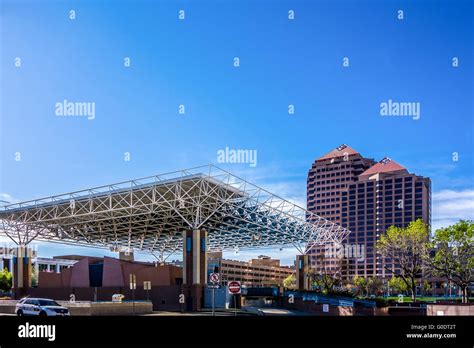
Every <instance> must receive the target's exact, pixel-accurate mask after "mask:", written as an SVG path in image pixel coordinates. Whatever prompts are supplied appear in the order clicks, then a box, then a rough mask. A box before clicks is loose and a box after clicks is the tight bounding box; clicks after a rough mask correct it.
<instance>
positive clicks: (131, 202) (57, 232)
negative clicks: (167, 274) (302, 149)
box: [0, 165, 349, 255]
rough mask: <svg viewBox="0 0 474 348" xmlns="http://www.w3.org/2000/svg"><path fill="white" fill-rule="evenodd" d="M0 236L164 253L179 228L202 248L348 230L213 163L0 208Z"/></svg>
mask: <svg viewBox="0 0 474 348" xmlns="http://www.w3.org/2000/svg"><path fill="white" fill-rule="evenodd" d="M0 220H1V221H2V225H3V231H0V232H3V234H6V235H7V236H8V237H10V239H12V240H13V241H14V242H15V243H16V244H20V245H27V244H28V243H30V242H31V241H33V240H41V241H50V242H60V243H64V244H74V245H84V246H89V247H90V246H95V247H105V248H111V249H112V250H115V251H120V250H128V251H137V252H148V253H152V254H154V253H160V254H161V255H164V254H165V253H168V254H171V253H173V252H175V251H177V250H180V249H182V247H183V237H182V232H183V231H185V230H189V229H202V230H206V231H207V232H208V243H207V250H209V251H217V250H220V251H227V250H244V249H252V248H262V247H286V246H294V247H296V248H297V249H298V250H299V251H300V252H301V253H302V254H303V253H305V252H308V250H309V249H310V248H311V247H312V246H314V245H319V244H325V243H341V242H342V241H343V239H344V238H345V237H347V235H348V234H349V231H348V230H347V229H345V228H342V227H341V226H339V225H336V224H335V223H333V222H331V221H328V220H326V219H324V218H321V217H319V216H317V215H315V214H312V213H310V212H308V211H307V210H305V209H303V208H301V207H299V206H297V205H295V204H293V203H290V202H288V201H286V200H284V199H282V198H280V197H278V196H275V195H273V194H271V193H270V192H268V191H266V190H264V189H263V188H260V187H258V186H256V185H253V184H251V183H249V182H247V181H245V180H243V179H241V178H239V177H237V176H234V175H232V174H231V173H229V172H227V171H225V170H222V169H220V168H218V167H215V166H213V165H207V166H202V167H196V168H191V169H186V170H181V171H176V172H171V173H166V174H161V175H155V176H150V177H146V178H142V179H137V180H131V181H126V182H121V183H117V184H113V185H106V186H101V187H95V188H90V189H87V190H83V191H76V192H70V193H66V194H62V195H56V196H51V197H46V198H41V199H36V200H31V201H25V202H21V203H16V204H9V205H6V206H3V207H1V208H0Z"/></svg>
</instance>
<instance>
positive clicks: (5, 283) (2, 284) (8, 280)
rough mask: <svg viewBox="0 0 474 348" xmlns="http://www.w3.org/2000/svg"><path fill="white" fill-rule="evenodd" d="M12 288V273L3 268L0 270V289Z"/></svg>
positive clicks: (7, 289)
mask: <svg viewBox="0 0 474 348" xmlns="http://www.w3.org/2000/svg"><path fill="white" fill-rule="evenodd" d="M11 288H12V274H11V273H10V272H8V270H7V269H6V268H5V269H3V270H0V290H2V291H9V290H10V289H11Z"/></svg>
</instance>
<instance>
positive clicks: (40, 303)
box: [15, 297, 69, 317]
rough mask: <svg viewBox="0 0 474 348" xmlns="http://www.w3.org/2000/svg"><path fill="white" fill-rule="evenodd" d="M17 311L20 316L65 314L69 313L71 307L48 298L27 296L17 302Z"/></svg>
mask: <svg viewBox="0 0 474 348" xmlns="http://www.w3.org/2000/svg"><path fill="white" fill-rule="evenodd" d="M15 313H16V314H17V315H18V316H23V315H37V316H44V317H46V316H48V317H50V316H65V315H69V309H67V308H66V307H63V306H61V305H60V304H58V303H57V302H55V301H54V300H51V299H48V298H31V297H26V298H22V299H21V300H20V301H18V303H17V304H16V308H15Z"/></svg>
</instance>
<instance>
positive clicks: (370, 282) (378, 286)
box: [367, 277, 383, 295]
mask: <svg viewBox="0 0 474 348" xmlns="http://www.w3.org/2000/svg"><path fill="white" fill-rule="evenodd" d="M382 291H383V280H382V279H381V278H379V277H370V278H369V279H367V293H368V294H373V295H378V294H379V293H380V292H382Z"/></svg>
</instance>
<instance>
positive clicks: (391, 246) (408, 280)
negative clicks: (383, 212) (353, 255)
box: [377, 219, 429, 302]
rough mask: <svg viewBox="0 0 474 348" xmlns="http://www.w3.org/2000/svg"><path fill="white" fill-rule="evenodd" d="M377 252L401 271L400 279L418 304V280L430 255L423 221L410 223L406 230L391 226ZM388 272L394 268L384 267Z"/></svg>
mask: <svg viewBox="0 0 474 348" xmlns="http://www.w3.org/2000/svg"><path fill="white" fill-rule="evenodd" d="M377 250H378V252H379V253H380V254H382V256H383V257H384V258H389V259H390V260H391V262H392V263H393V264H394V266H395V267H396V268H399V269H400V274H399V277H400V278H401V279H402V280H403V281H404V282H405V284H406V285H407V288H408V290H409V291H410V293H411V298H412V301H413V302H416V278H417V277H418V276H419V275H420V274H421V272H422V270H423V267H424V264H425V261H426V260H427V258H428V255H429V252H428V251H429V231H428V226H427V225H426V224H425V223H424V222H423V220H421V219H418V220H416V221H413V222H410V223H409V224H408V226H407V227H406V228H400V227H395V226H390V227H389V228H388V230H387V232H386V233H385V235H382V236H381V237H380V239H379V241H378V243H377ZM384 268H385V269H386V270H388V271H392V267H389V266H387V265H386V264H385V265H384Z"/></svg>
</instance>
